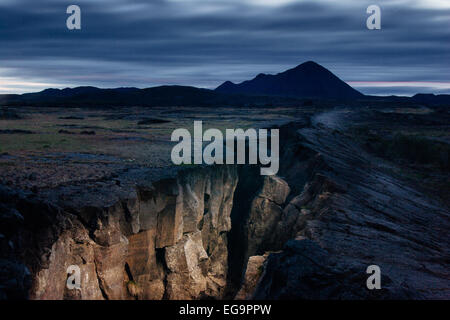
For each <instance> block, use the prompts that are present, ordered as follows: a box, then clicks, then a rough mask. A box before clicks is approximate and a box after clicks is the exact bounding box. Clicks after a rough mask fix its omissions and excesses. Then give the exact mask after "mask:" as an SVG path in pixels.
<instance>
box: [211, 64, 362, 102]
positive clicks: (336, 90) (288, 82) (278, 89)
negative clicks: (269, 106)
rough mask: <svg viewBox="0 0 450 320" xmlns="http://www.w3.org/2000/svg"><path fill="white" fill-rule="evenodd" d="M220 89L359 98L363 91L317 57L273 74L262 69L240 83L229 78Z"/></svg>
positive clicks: (334, 97)
mask: <svg viewBox="0 0 450 320" xmlns="http://www.w3.org/2000/svg"><path fill="white" fill-rule="evenodd" d="M215 91H217V92H221V93H234V94H249V95H267V96H287V97H295V98H320V99H358V98H362V97H364V95H363V94H362V93H360V92H359V91H357V90H356V89H354V88H352V87H351V86H349V85H348V84H347V83H345V82H344V81H342V80H341V79H339V78H338V77H337V76H336V75H334V74H333V73H332V72H331V71H329V70H328V69H326V68H324V67H323V66H321V65H320V64H318V63H316V62H314V61H307V62H304V63H302V64H300V65H298V66H296V67H295V68H292V69H288V70H286V71H283V72H280V73H277V74H275V75H272V74H264V73H260V74H258V75H257V76H256V77H255V78H253V79H252V80H246V81H243V82H241V83H239V84H235V83H233V82H231V81H226V82H224V83H223V84H222V85H220V86H219V87H217V88H216V89H215Z"/></svg>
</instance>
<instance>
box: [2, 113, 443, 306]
mask: <svg viewBox="0 0 450 320" xmlns="http://www.w3.org/2000/svg"><path fill="white" fill-rule="evenodd" d="M338 118H339V117H336V115H330V114H326V115H325V116H319V117H314V118H313V119H312V121H309V120H305V121H299V122H298V123H295V124H290V125H289V126H285V127H283V128H282V130H281V134H282V137H281V141H282V142H283V144H282V145H281V160H280V163H281V168H280V172H279V177H266V178H263V177H261V176H259V174H258V171H259V170H257V168H256V169H255V168H252V167H236V166H214V167H201V168H187V169H186V170H182V171H180V172H178V174H177V175H176V176H174V177H172V178H167V179H161V180H158V181H155V182H153V183H152V184H151V185H149V186H146V187H143V186H141V187H138V188H137V190H136V193H135V195H133V196H130V197H128V198H123V199H121V200H120V201H117V202H116V203H114V204H112V205H107V206H95V205H91V206H84V207H70V206H67V207H58V206H54V205H49V204H47V203H46V202H43V201H38V200H36V199H32V198H28V197H27V196H26V195H24V194H22V193H21V192H13V191H11V190H7V189H4V188H2V189H1V192H0V203H2V205H1V208H0V209H1V210H2V230H1V239H0V240H1V245H2V259H1V264H2V268H1V270H2V273H1V274H0V283H1V288H0V289H1V292H2V294H3V296H6V297H9V298H23V297H27V296H28V297H30V298H32V299H204V298H205V299H206V298H214V299H222V298H238V299H251V298H259V299H268V298H273V299H299V298H300V299H308V298H316V299H336V298H337V299H345V298H353V299H354V298H388V299H389V298H403V299H404V298H446V297H448V296H449V288H450V283H449V278H450V277H449V273H448V268H447V266H448V261H449V248H450V244H449V241H448V238H447V237H446V232H448V230H449V212H448V210H447V209H446V208H445V207H442V206H441V205H440V204H439V203H436V202H435V201H433V200H432V199H429V198H428V197H426V196H425V195H423V194H422V193H420V192H419V191H417V190H415V189H413V188H411V187H410V186H408V185H407V184H405V183H404V181H401V180H399V179H398V178H396V177H394V176H392V175H391V174H389V172H388V171H386V170H384V168H382V167H381V166H380V160H379V159H376V161H375V159H374V158H373V157H372V156H371V155H369V154H365V153H364V151H363V150H361V148H360V147H359V146H358V145H357V144H356V143H354V142H353V141H352V139H350V138H349V137H347V136H346V135H345V133H344V132H341V130H340V128H339V126H338V125H336V122H337V120H339V119H338ZM372 264H377V265H379V266H380V267H381V270H382V287H383V289H382V290H381V291H369V290H367V288H366V279H367V274H366V272H365V271H366V268H367V266H368V265H372ZM69 265H78V266H80V268H81V274H82V285H81V290H68V289H67V288H66V286H65V285H66V279H67V274H66V268H67V267H68V266H69ZM236 294H237V295H236Z"/></svg>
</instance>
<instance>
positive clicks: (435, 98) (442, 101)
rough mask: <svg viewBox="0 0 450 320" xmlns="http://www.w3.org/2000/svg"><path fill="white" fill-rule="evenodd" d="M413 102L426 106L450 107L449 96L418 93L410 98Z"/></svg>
mask: <svg viewBox="0 0 450 320" xmlns="http://www.w3.org/2000/svg"><path fill="white" fill-rule="evenodd" d="M411 99H412V100H413V101H415V102H418V103H423V104H426V105H447V106H450V95H449V94H430V93H418V94H416V95H415V96H413V97H412V98H411Z"/></svg>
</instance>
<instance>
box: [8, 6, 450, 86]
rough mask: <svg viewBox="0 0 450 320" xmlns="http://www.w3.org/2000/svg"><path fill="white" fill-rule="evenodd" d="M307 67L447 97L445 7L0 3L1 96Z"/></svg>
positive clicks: (207, 80) (237, 77) (449, 43)
mask: <svg viewBox="0 0 450 320" xmlns="http://www.w3.org/2000/svg"><path fill="white" fill-rule="evenodd" d="M71 4H77V5H79V6H80V7H81V13H82V22H81V23H82V29H81V30H79V31H69V30H67V28H66V19H67V17H68V15H67V14H66V8H67V6H69V5H71ZM371 4H377V5H379V6H380V7H381V10H382V29H381V30H367V28H366V19H367V17H368V14H367V13H366V9H367V7H368V6H369V5H371ZM307 60H314V61H316V62H318V63H320V64H322V65H323V66H325V67H326V68H328V69H330V70H331V71H332V72H334V73H335V74H336V75H337V76H339V77H340V78H341V79H343V80H345V81H347V82H348V83H350V84H351V85H352V86H354V87H356V88H357V89H359V90H360V91H362V92H364V93H369V94H402V95H410V94H413V93H416V92H434V93H450V0H388V1H386V0H370V1H365V0H340V1H335V0H333V1H331V0H90V1H88V0H70V1H65V0H0V93H19V92H28V91H39V90H42V89H44V88H47V87H73V86H79V85H94V86H99V87H119V86H136V87H150V86H155V85H162V84H181V85H193V86H199V87H206V88H214V87H216V86H218V85H219V84H220V83H222V82H223V81H225V80H231V81H233V82H240V81H243V80H246V79H249V78H253V77H254V76H255V75H256V74H258V73H260V72H263V73H277V72H280V71H283V70H285V69H288V68H291V67H294V66H296V65H298V64H300V63H302V62H304V61H307Z"/></svg>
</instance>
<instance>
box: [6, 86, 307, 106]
mask: <svg viewBox="0 0 450 320" xmlns="http://www.w3.org/2000/svg"><path fill="white" fill-rule="evenodd" d="M277 104H283V105H296V104H298V100H296V99H292V98H283V97H257V96H246V95H239V94H224V93H220V92H216V91H214V90H208V89H199V88H195V87H187V86H160V87H153V88H147V89H138V88H116V89H100V88H96V87H77V88H66V89H46V90H43V91H40V92H35V93H25V94H21V95H18V94H8V95H0V105H9V106H46V107H111V106H146V107H151V106H200V107H202V106H247V105H250V106H261V105H264V106H267V105H277Z"/></svg>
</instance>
